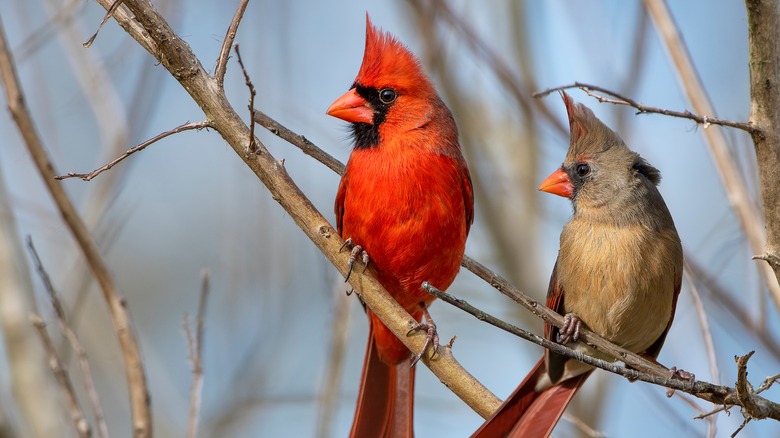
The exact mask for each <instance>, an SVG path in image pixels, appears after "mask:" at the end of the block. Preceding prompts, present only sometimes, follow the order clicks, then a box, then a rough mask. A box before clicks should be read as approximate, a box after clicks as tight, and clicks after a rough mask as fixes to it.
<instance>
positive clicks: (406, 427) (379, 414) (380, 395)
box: [349, 318, 415, 438]
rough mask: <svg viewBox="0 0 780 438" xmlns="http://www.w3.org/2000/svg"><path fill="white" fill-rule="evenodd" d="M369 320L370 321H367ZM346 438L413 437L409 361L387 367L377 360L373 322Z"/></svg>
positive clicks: (411, 375)
mask: <svg viewBox="0 0 780 438" xmlns="http://www.w3.org/2000/svg"><path fill="white" fill-rule="evenodd" d="M369 321H372V318H369ZM369 324H370V326H371V329H370V330H369V334H368V346H367V347H366V358H365V360H364V362H363V376H362V378H361V380H360V391H359V393H358V401H357V407H356V408H355V419H354V421H353V422H352V430H351V431H350V433H349V436H350V437H354V438H363V437H370V438H376V437H382V438H391V437H393V438H401V437H404V438H407V437H412V436H414V429H413V425H414V416H413V412H414V370H415V369H414V368H409V361H408V360H407V361H403V362H401V363H399V364H398V365H388V364H386V363H385V362H382V360H381V359H380V358H379V353H378V350H377V347H376V343H375V340H374V330H373V322H369Z"/></svg>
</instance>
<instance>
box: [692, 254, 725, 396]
mask: <svg viewBox="0 0 780 438" xmlns="http://www.w3.org/2000/svg"><path fill="white" fill-rule="evenodd" d="M683 272H684V273H685V280H686V281H687V283H688V290H689V291H690V292H691V298H692V299H693V305H694V307H695V308H696V316H697V317H698V319H699V326H700V327H701V334H702V338H703V339H704V349H705V350H706V351H707V362H709V364H710V378H711V379H712V381H713V382H715V383H720V372H719V370H718V360H717V355H716V354H715V342H713V340H712V331H711V330H710V322H709V319H708V318H707V312H706V311H705V310H704V304H703V303H702V301H701V296H700V295H699V289H698V288H697V287H696V282H695V281H694V279H692V278H691V276H692V275H693V274H692V273H691V267H690V265H689V264H688V261H687V260H686V261H684V262H683Z"/></svg>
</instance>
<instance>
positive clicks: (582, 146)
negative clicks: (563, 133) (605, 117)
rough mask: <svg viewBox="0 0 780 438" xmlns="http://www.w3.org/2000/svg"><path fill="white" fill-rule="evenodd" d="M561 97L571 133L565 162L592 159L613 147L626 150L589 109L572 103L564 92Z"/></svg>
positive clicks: (618, 137) (572, 100)
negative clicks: (585, 158)
mask: <svg viewBox="0 0 780 438" xmlns="http://www.w3.org/2000/svg"><path fill="white" fill-rule="evenodd" d="M561 97H562V98H563V103H564V105H566V113H567V114H568V116H569V130H570V132H571V134H570V135H571V140H570V143H569V152H568V154H566V162H574V161H578V160H580V159H582V158H584V157H593V156H594V155H596V154H598V153H600V152H604V151H606V150H608V149H610V148H613V147H622V148H626V145H625V143H623V140H622V139H621V138H620V136H618V135H617V134H616V133H615V131H613V130H611V129H609V128H608V127H607V125H605V124H604V123H602V122H601V120H599V119H598V118H597V117H596V115H595V114H593V111H591V110H590V108H588V107H586V106H585V105H583V104H581V103H576V102H574V99H572V98H571V97H570V96H569V95H568V94H566V92H564V91H561ZM626 149H627V148H626Z"/></svg>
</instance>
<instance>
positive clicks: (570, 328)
mask: <svg viewBox="0 0 780 438" xmlns="http://www.w3.org/2000/svg"><path fill="white" fill-rule="evenodd" d="M581 325H582V320H580V317H579V316H577V315H575V314H574V313H567V314H566V315H565V316H564V317H563V327H561V329H560V331H559V332H558V339H557V340H558V343H559V344H566V343H568V342H569V341H574V342H577V340H578V339H579V338H580V326H581Z"/></svg>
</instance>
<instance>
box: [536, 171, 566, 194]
mask: <svg viewBox="0 0 780 438" xmlns="http://www.w3.org/2000/svg"><path fill="white" fill-rule="evenodd" d="M539 190H541V191H543V192H547V193H552V194H553V195H558V196H563V197H564V198H569V199H571V197H572V195H573V194H574V185H573V184H572V183H571V180H570V179H569V175H568V174H566V172H565V171H564V170H563V168H560V169H558V170H556V171H555V172H553V173H551V174H550V176H548V177H547V179H546V180H544V182H543V183H542V185H541V186H539Z"/></svg>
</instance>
